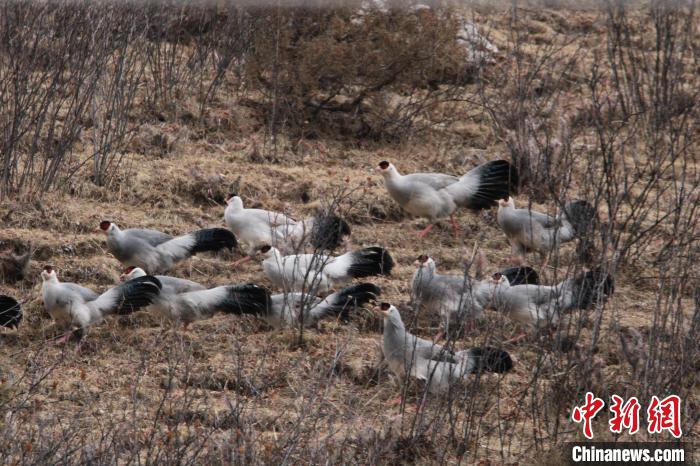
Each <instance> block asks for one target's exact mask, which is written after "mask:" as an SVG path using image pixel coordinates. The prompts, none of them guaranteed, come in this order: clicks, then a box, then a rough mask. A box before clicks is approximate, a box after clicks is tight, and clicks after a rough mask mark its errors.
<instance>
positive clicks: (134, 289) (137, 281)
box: [114, 275, 163, 315]
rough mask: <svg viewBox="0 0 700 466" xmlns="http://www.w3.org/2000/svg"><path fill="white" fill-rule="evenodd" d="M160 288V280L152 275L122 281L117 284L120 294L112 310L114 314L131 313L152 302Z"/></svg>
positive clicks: (161, 286)
mask: <svg viewBox="0 0 700 466" xmlns="http://www.w3.org/2000/svg"><path fill="white" fill-rule="evenodd" d="M162 288H163V285H162V284H161V283H160V280H158V279H157V278H156V277H154V276H152V275H146V276H143V277H138V278H132V279H131V280H128V281H126V282H124V283H122V284H121V285H119V289H120V291H121V296H120V298H119V302H118V303H117V306H116V309H115V311H114V312H115V314H118V315H128V314H132V313H134V312H136V311H138V310H139V309H141V308H144V307H146V306H149V305H150V304H153V302H154V301H155V299H156V298H157V297H158V295H159V294H160V290H161V289H162Z"/></svg>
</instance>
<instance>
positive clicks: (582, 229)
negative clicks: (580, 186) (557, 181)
mask: <svg viewBox="0 0 700 466" xmlns="http://www.w3.org/2000/svg"><path fill="white" fill-rule="evenodd" d="M564 215H565V216H566V219H567V221H568V222H569V223H570V224H571V226H572V227H573V228H574V231H575V232H576V234H577V235H578V236H585V235H587V234H588V233H589V232H591V231H593V230H594V228H595V226H596V224H597V222H598V212H596V210H595V208H594V207H593V206H592V205H591V204H590V203H588V201H584V200H574V201H571V202H569V203H567V204H566V206H564Z"/></svg>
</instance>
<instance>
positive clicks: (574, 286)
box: [491, 268, 615, 343]
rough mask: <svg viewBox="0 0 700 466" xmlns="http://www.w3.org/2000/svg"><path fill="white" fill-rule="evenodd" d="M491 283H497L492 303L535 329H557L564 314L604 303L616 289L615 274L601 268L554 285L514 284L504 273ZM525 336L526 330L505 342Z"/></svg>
mask: <svg viewBox="0 0 700 466" xmlns="http://www.w3.org/2000/svg"><path fill="white" fill-rule="evenodd" d="M491 282H492V283H493V285H494V286H495V289H494V291H493V298H492V301H491V305H492V306H493V307H494V308H495V309H496V310H498V311H500V312H503V313H504V314H506V315H507V316H508V317H510V318H511V319H512V320H514V321H515V322H517V323H518V324H520V325H523V326H528V327H535V328H538V327H547V326H549V327H550V328H554V327H556V326H557V324H558V323H559V320H560V319H561V316H562V315H563V314H565V313H567V312H570V311H572V310H574V309H581V310H586V309H591V308H593V307H594V306H595V305H597V304H603V303H604V302H605V301H606V300H607V299H608V298H609V297H610V296H611V295H612V294H613V291H614V290H615V282H614V280H613V277H612V275H611V274H609V273H607V272H605V271H603V270H602V269H600V268H599V269H595V270H591V271H588V272H584V273H582V274H579V275H577V276H576V277H573V278H568V279H566V280H564V281H562V282H560V283H558V284H557V285H554V286H544V285H530V284H511V283H510V280H509V279H508V277H507V276H506V275H504V274H501V273H497V274H494V275H493V276H492V277H491ZM526 336H527V332H526V331H523V332H522V333H520V334H519V335H517V336H515V337H514V338H511V339H510V340H508V341H507V342H506V343H515V342H517V341H520V340H522V339H523V338H525V337H526Z"/></svg>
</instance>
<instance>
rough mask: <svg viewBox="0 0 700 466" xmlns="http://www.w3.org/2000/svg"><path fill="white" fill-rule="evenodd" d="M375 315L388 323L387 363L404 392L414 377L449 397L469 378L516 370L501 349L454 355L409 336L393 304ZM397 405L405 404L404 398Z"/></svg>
mask: <svg viewBox="0 0 700 466" xmlns="http://www.w3.org/2000/svg"><path fill="white" fill-rule="evenodd" d="M375 312H376V313H377V314H379V315H380V316H381V317H382V318H383V319H384V334H383V336H382V352H383V353H384V359H385V360H386V362H387V365H388V366H389V370H390V371H391V372H392V373H393V374H394V376H395V377H396V378H397V379H398V382H399V387H400V388H401V389H402V390H403V387H404V383H405V382H406V379H407V378H408V377H412V378H415V379H417V380H419V381H422V382H424V383H425V384H426V385H427V391H428V392H429V393H432V394H445V393H447V392H448V391H449V390H450V388H451V387H453V386H454V385H455V384H457V383H459V382H460V381H461V380H464V379H467V377H468V375H469V374H473V373H478V372H498V373H502V372H507V371H509V370H511V369H512V368H513V360H512V359H511V357H510V354H508V353H507V352H505V351H503V350H501V349H498V348H492V347H483V348H478V347H475V348H469V349H466V350H463V351H458V352H456V353H453V352H452V351H451V350H450V349H449V348H447V347H445V346H441V345H437V344H435V343H433V342H432V341H429V340H424V339H423V338H419V337H417V336H416V335H413V334H411V333H409V332H408V331H407V330H406V327H405V326H404V323H403V321H402V320H401V314H400V313H399V310H398V309H396V307H394V306H392V305H391V304H389V303H382V304H380V305H379V307H378V308H377V309H375ZM396 401H397V402H401V395H399V397H397V400H396Z"/></svg>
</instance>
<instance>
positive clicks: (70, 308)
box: [41, 265, 162, 343]
mask: <svg viewBox="0 0 700 466" xmlns="http://www.w3.org/2000/svg"><path fill="white" fill-rule="evenodd" d="M41 280H42V284H41V295H42V298H43V300H44V308H45V309H46V311H47V312H48V313H49V315H50V316H51V317H52V318H53V319H54V321H55V322H56V325H57V326H58V327H60V328H62V329H63V330H69V331H68V332H67V333H66V334H65V335H64V336H63V337H62V338H61V339H60V340H59V341H58V342H65V341H66V340H67V339H68V338H69V337H70V336H71V334H72V330H73V329H75V328H77V330H78V331H79V335H80V336H81V337H82V335H83V333H84V331H85V330H86V329H87V327H89V326H91V325H94V324H97V323H99V322H101V321H102V320H103V319H104V318H105V317H106V316H107V315H110V314H118V315H126V314H131V313H132V312H135V311H137V310H139V309H141V308H143V307H146V306H148V305H150V304H151V303H153V302H154V300H155V299H156V298H157V297H158V294H159V293H160V290H161V287H162V285H161V283H160V281H158V279H157V278H155V277H152V276H144V277H139V278H135V279H133V280H129V281H127V282H124V283H122V284H121V285H118V286H116V287H114V288H111V289H109V290H107V291H106V292H104V293H102V294H97V293H95V292H94V291H92V290H91V289H89V288H85V287H83V286H80V285H77V284H75V283H67V282H60V281H59V280H58V275H57V273H56V270H55V269H54V268H53V267H52V266H50V265H47V266H45V267H44V269H43V270H42V272H41ZM58 342H57V343H58Z"/></svg>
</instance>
